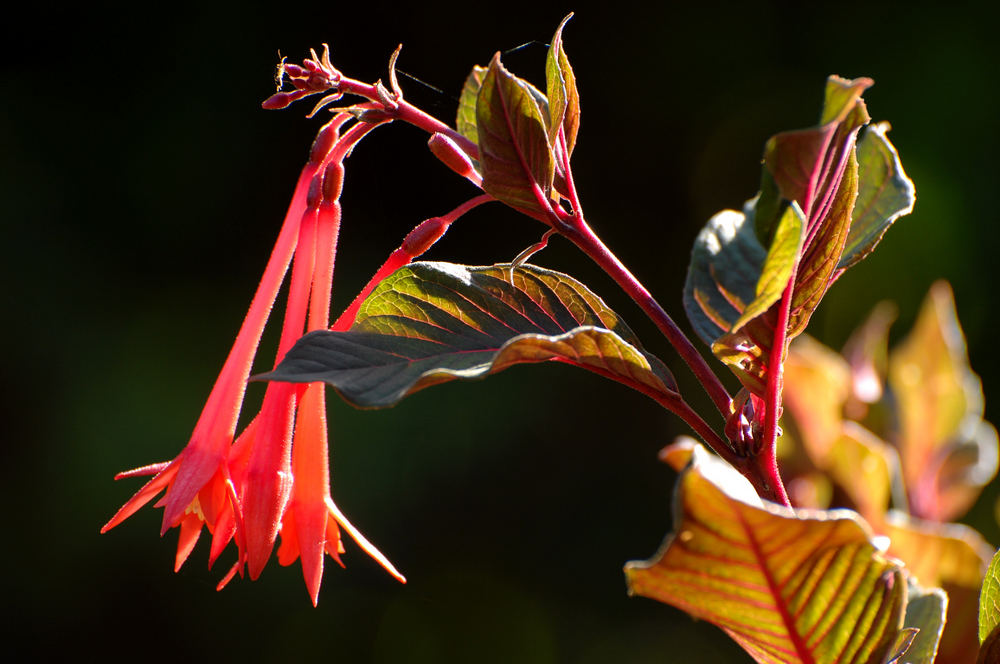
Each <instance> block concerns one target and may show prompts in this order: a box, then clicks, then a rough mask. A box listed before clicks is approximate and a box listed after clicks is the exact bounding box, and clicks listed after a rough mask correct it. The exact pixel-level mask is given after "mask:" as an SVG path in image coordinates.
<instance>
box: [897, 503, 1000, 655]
mask: <svg viewBox="0 0 1000 664" xmlns="http://www.w3.org/2000/svg"><path fill="white" fill-rule="evenodd" d="M884 532H885V534H886V535H887V536H888V537H889V541H890V544H889V550H888V554H889V555H890V556H892V557H894V558H898V559H899V560H902V561H903V562H904V563H905V564H906V569H907V570H909V572H910V574H911V576H913V577H915V578H916V579H918V580H919V582H920V584H921V585H923V586H928V587H930V586H934V587H940V588H943V589H944V591H945V592H946V593H947V594H948V619H947V627H946V629H945V630H944V635H943V636H942V638H941V644H940V646H939V651H940V655H939V658H940V661H942V662H970V661H972V659H974V658H975V655H976V648H975V644H976V643H977V638H976V636H977V633H978V629H977V623H978V621H977V616H978V614H979V600H978V598H979V590H980V587H981V585H982V579H983V575H984V574H985V573H986V568H987V565H988V564H989V561H990V557H991V556H992V555H993V548H992V547H991V546H990V545H989V544H987V543H986V540H984V539H983V537H982V535H980V534H979V533H978V532H976V531H975V530H974V529H972V528H970V527H969V526H966V525H963V524H959V523H937V522H934V521H925V520H922V519H917V518H915V517H912V516H909V515H907V514H903V513H901V512H897V511H890V512H889V514H888V515H887V516H886V519H885V531H884Z"/></svg>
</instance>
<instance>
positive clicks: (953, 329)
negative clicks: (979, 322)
mask: <svg viewBox="0 0 1000 664" xmlns="http://www.w3.org/2000/svg"><path fill="white" fill-rule="evenodd" d="M889 385H890V387H891V388H892V391H893V396H894V398H895V401H896V404H897V408H898V413H899V416H898V417H899V435H898V437H897V440H896V444H897V447H898V448H899V455H900V459H901V461H902V469H903V479H904V481H905V483H906V489H907V492H908V494H909V501H910V509H911V511H912V512H913V513H914V514H916V515H917V516H920V517H922V518H925V519H931V520H934V521H949V520H951V519H953V518H955V517H957V516H960V515H961V514H964V513H965V511H966V510H967V509H968V508H969V507H970V506H971V504H972V503H973V502H974V501H975V499H976V498H977V497H978V495H979V493H980V491H981V490H982V487H983V486H984V485H985V484H986V483H987V482H989V481H990V480H991V479H992V478H993V477H994V476H995V475H996V472H997V433H996V430H995V429H994V428H993V427H992V425H990V424H989V423H986V422H983V420H982V415H983V396H982V385H981V383H980V381H979V377H978V376H976V375H975V374H974V373H973V372H972V370H971V369H970V368H969V359H968V355H967V354H966V349H965V338H964V335H963V334H962V330H961V327H960V326H959V324H958V318H957V315H956V313H955V303H954V300H953V298H952V294H951V288H950V287H949V286H948V285H947V284H946V283H945V282H938V283H936V284H934V285H933V286H932V287H931V290H930V292H929V293H928V296H927V299H926V300H925V301H924V305H923V307H922V308H921V311H920V315H919V317H918V319H917V322H916V324H915V325H914V327H913V329H912V330H911V331H910V334H909V335H908V336H907V337H906V339H905V340H904V341H903V342H902V343H901V344H900V345H899V346H897V347H896V348H895V349H894V350H893V352H892V353H891V354H890V356H889Z"/></svg>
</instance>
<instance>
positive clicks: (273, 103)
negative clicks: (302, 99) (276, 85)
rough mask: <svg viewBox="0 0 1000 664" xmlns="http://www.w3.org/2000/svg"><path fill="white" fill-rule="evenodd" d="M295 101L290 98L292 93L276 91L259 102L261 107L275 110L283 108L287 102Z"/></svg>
mask: <svg viewBox="0 0 1000 664" xmlns="http://www.w3.org/2000/svg"><path fill="white" fill-rule="evenodd" d="M293 101H295V100H294V99H293V98H292V94H291V93H288V92H276V93H275V94H273V95H271V96H270V97H268V98H267V99H265V100H264V101H263V102H262V103H261V105H260V106H261V108H263V109H266V110H268V111H276V110H278V109H280V108H285V107H286V106H288V105H289V104H291V103H292V102H293Z"/></svg>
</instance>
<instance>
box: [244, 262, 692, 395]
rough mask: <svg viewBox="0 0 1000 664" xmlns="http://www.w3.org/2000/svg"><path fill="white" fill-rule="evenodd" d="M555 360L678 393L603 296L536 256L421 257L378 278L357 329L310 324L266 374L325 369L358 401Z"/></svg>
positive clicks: (314, 373)
mask: <svg viewBox="0 0 1000 664" xmlns="http://www.w3.org/2000/svg"><path fill="white" fill-rule="evenodd" d="M549 360H555V361H559V362H566V363H569V364H574V365H576V366H580V367H583V368H585V369H588V370H590V371H593V372H594V373H597V374H600V375H602V376H606V377H608V378H612V379H613V380H616V381H618V382H621V383H623V384H625V385H628V386H630V387H632V388H634V389H637V390H639V391H641V392H643V393H645V394H647V395H650V396H652V397H654V398H657V397H659V398H676V397H677V386H676V383H675V382H674V378H673V376H672V375H671V374H670V371H669V370H668V369H667V368H666V366H665V365H664V364H663V363H662V362H661V361H660V360H658V359H657V358H656V357H654V356H652V355H649V354H647V353H645V352H644V351H643V350H641V347H640V346H639V342H638V340H637V339H636V337H635V334H634V333H633V332H632V331H631V330H630V329H629V328H628V326H626V325H625V323H624V322H623V321H622V320H621V319H620V318H618V316H617V315H616V314H615V313H614V312H613V311H611V310H610V309H608V308H607V306H606V305H605V304H604V302H603V301H601V299H600V298H598V297H597V296H596V295H594V294H593V293H592V292H591V291H590V290H588V289H587V288H586V287H585V286H583V285H582V284H581V283H579V282H577V281H575V280H573V279H571V278H570V277H568V276H566V275H564V274H560V273H558V272H552V271H549V270H543V269H541V268H538V267H534V266H529V265H522V266H520V267H516V268H511V267H510V266H509V265H498V266H492V267H478V268H466V267H464V266H461V265H453V264H450V263H413V264H411V265H409V266H407V267H404V268H402V269H400V270H397V271H396V272H394V273H393V274H392V275H390V276H389V277H388V278H386V279H385V280H384V281H382V283H380V284H379V285H378V287H377V288H376V289H375V291H374V292H373V293H372V294H371V296H369V298H368V299H367V300H365V302H364V304H363V305H362V306H361V309H360V310H359V312H358V316H357V319H356V321H355V323H354V326H353V327H352V328H351V330H350V331H347V332H331V331H319V332H312V333H310V334H307V335H306V336H304V337H303V338H302V339H300V340H299V341H298V342H297V343H296V344H295V346H294V347H293V348H292V349H291V350H290V351H289V352H288V354H287V355H286V356H285V359H284V360H283V361H282V363H281V364H280V365H279V366H278V368H277V369H275V370H274V371H272V372H271V373H269V374H265V375H264V376H260V377H259V378H264V379H268V380H281V381H290V382H311V381H317V380H322V381H325V382H327V383H329V384H330V385H332V386H333V387H335V388H336V389H337V391H338V392H340V394H341V395H342V396H343V397H344V398H345V399H346V400H348V401H349V402H351V403H353V404H355V405H357V406H361V407H384V406H390V405H393V404H395V403H396V402H398V401H399V400H400V399H402V398H403V397H405V396H407V395H409V394H412V393H413V392H416V391H417V390H420V389H422V388H424V387H428V386H430V385H435V384H437V383H441V382H445V381H449V380H454V379H459V378H461V379H472V378H481V377H484V376H486V375H489V374H491V373H496V372H498V371H502V370H503V369H506V368H507V367H509V366H512V365H514V364H523V363H532V362H545V361H549Z"/></svg>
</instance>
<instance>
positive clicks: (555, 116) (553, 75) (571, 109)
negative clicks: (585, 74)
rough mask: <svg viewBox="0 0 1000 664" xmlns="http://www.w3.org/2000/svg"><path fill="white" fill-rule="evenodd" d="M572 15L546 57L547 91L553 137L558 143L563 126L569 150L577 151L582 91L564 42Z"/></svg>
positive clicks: (561, 24) (557, 33)
mask: <svg viewBox="0 0 1000 664" xmlns="http://www.w3.org/2000/svg"><path fill="white" fill-rule="evenodd" d="M572 17H573V14H570V15H569V16H567V17H566V18H564V19H563V20H562V23H560V24H559V28H558V29H557V30H556V34H555V35H554V36H553V37H552V43H551V45H550V46H549V52H548V55H547V56H546V58H545V91H546V94H547V97H548V100H549V140H550V142H551V143H552V144H553V145H554V144H555V142H556V135H557V134H558V132H559V128H560V127H562V128H563V131H564V133H565V135H566V150H567V153H568V155H567V156H569V155H572V154H573V148H574V147H575V146H576V135H577V133H578V132H579V130H580V93H579V92H578V91H577V89H576V75H575V74H574V73H573V68H572V67H571V66H570V64H569V58H567V57H566V51H565V49H563V45H562V31H563V28H564V27H565V26H566V22H567V21H569V19H570V18H572Z"/></svg>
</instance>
